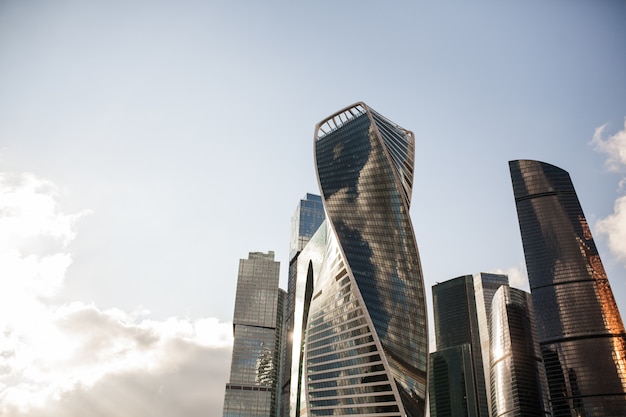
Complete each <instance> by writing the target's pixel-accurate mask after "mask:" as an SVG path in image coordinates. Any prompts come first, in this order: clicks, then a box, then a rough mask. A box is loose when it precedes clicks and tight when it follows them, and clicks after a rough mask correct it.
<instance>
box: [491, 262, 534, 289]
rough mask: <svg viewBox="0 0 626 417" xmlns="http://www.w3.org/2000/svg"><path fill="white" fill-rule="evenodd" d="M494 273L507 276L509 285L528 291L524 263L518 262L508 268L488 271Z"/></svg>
mask: <svg viewBox="0 0 626 417" xmlns="http://www.w3.org/2000/svg"><path fill="white" fill-rule="evenodd" d="M490 272H491V273H494V274H505V275H508V277H509V285H510V286H511V287H515V288H519V289H522V290H524V291H530V287H529V284H528V273H527V272H526V264H525V263H524V262H520V263H519V265H516V266H512V267H510V268H508V269H496V270H495V271H490Z"/></svg>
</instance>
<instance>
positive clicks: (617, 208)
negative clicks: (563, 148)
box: [591, 119, 626, 261]
mask: <svg viewBox="0 0 626 417" xmlns="http://www.w3.org/2000/svg"><path fill="white" fill-rule="evenodd" d="M605 129H606V125H603V126H600V127H599V128H597V129H596V131H595V134H594V135H593V139H592V140H591V144H592V145H593V146H594V147H595V149H596V150H597V151H599V152H603V153H606V154H607V155H608V158H607V161H606V164H607V166H608V168H609V169H610V170H611V171H622V170H623V168H624V167H626V119H624V129H623V130H620V131H619V132H617V133H615V134H614V135H611V136H609V137H608V138H606V139H604V138H603V136H604V131H605ZM625 184H626V178H622V180H621V181H620V186H619V191H620V192H622V193H623V192H624V185H625ZM596 230H597V231H598V233H599V234H600V235H605V236H606V237H607V241H608V245H609V249H610V250H611V252H612V253H613V254H614V255H615V256H616V257H617V258H618V259H620V260H622V261H626V195H622V196H620V197H619V198H617V200H616V201H615V204H614V206H613V214H610V215H609V216H607V217H605V218H604V219H600V220H598V221H597V222H596Z"/></svg>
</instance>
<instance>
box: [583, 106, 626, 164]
mask: <svg viewBox="0 0 626 417" xmlns="http://www.w3.org/2000/svg"><path fill="white" fill-rule="evenodd" d="M606 127H607V125H606V124H604V125H602V126H600V127H598V128H597V129H596V131H595V132H594V135H593V138H592V139H591V144H592V145H593V146H594V147H595V149H596V150H597V151H599V152H603V153H606V154H608V158H607V160H606V164H607V166H608V168H609V169H610V170H611V171H619V170H621V169H622V168H623V167H624V166H626V118H624V130H620V131H619V132H617V133H615V134H614V135H612V136H610V137H609V138H607V139H603V136H604V131H605V129H606Z"/></svg>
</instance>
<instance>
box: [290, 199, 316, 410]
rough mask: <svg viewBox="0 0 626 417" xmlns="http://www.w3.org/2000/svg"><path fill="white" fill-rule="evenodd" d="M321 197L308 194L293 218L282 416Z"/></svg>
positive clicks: (299, 204) (301, 201)
mask: <svg viewBox="0 0 626 417" xmlns="http://www.w3.org/2000/svg"><path fill="white" fill-rule="evenodd" d="M324 218H325V215H324V205H323V203H322V197H320V196H319V195H315V194H310V193H307V194H306V195H305V196H304V198H303V199H302V200H300V202H299V203H298V206H297V207H296V211H295V213H294V215H293V217H292V218H291V244H290V247H289V272H288V277H287V301H286V306H285V331H284V338H285V341H284V344H285V355H284V359H283V371H282V376H283V377H282V388H281V404H280V415H281V416H283V417H286V416H288V415H289V409H290V398H291V364H292V351H293V344H292V342H293V329H294V314H295V306H296V280H297V270H298V257H299V255H300V253H301V252H302V250H303V249H304V248H305V246H306V245H307V243H309V241H310V240H311V238H312V237H313V235H314V234H315V232H316V231H317V230H318V229H319V228H320V225H321V224H322V222H323V221H324Z"/></svg>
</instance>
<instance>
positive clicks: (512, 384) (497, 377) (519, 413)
mask: <svg viewBox="0 0 626 417" xmlns="http://www.w3.org/2000/svg"><path fill="white" fill-rule="evenodd" d="M534 323H535V319H534V313H533V308H532V302H531V300H530V294H528V293H527V292H525V291H522V290H519V289H516V288H511V287H508V286H502V287H500V289H499V290H498V291H497V292H496V294H495V296H494V297H493V302H492V309H491V349H490V351H491V407H492V413H491V415H492V416H493V417H498V416H511V417H528V416H537V417H548V416H551V414H550V407H549V404H548V396H547V382H546V377H545V372H544V368H543V362H542V360H541V353H540V350H539V344H538V343H537V336H536V329H535V324H534Z"/></svg>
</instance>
